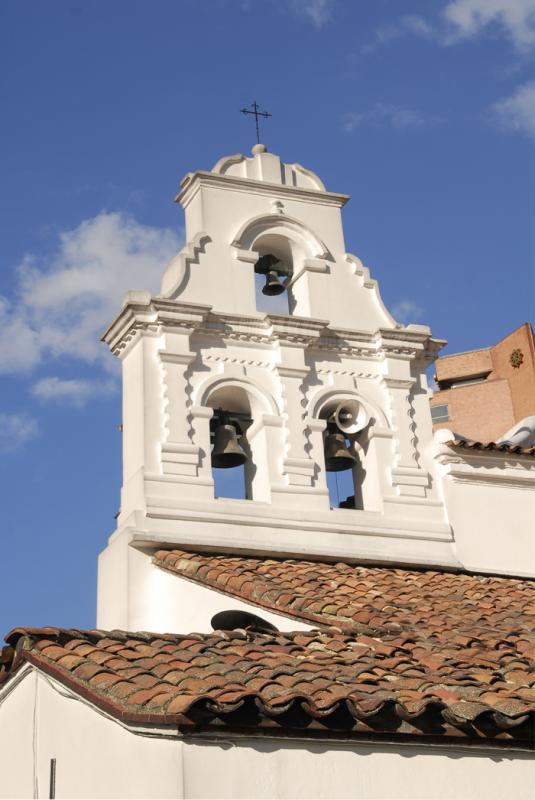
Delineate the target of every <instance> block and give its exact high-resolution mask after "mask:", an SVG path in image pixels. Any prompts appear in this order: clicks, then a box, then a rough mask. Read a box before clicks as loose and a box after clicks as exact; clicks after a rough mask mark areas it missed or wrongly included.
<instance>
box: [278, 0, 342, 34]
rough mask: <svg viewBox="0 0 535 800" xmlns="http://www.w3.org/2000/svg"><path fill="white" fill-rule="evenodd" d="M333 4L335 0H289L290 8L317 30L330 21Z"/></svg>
mask: <svg viewBox="0 0 535 800" xmlns="http://www.w3.org/2000/svg"><path fill="white" fill-rule="evenodd" d="M334 6H335V0H289V8H290V10H291V11H292V12H293V13H294V14H296V15H297V16H299V17H301V18H302V19H304V20H306V21H307V22H310V23H311V24H312V25H313V26H314V27H315V28H318V30H319V29H320V28H323V27H325V25H327V23H328V22H330V21H331V19H332V17H333V14H334Z"/></svg>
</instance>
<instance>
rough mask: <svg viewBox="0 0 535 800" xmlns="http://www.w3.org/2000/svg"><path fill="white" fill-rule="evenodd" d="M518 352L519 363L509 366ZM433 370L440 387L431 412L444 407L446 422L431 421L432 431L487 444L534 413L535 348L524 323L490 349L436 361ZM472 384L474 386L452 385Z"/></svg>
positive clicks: (531, 333)
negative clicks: (452, 432)
mask: <svg viewBox="0 0 535 800" xmlns="http://www.w3.org/2000/svg"><path fill="white" fill-rule="evenodd" d="M518 351H519V352H520V354H521V363H520V364H518V365H517V366H515V365H514V364H513V363H512V360H511V357H512V355H513V353H516V354H518ZM435 368H436V380H437V383H438V385H439V387H440V388H439V390H438V391H436V392H435V393H434V395H433V397H432V400H431V408H432V409H433V408H435V407H436V406H441V405H447V406H448V419H440V420H438V419H437V420H435V422H434V425H433V428H434V430H438V429H440V428H449V429H450V430H453V431H455V432H456V433H459V434H461V435H462V436H466V437H467V438H470V439H474V440H475V441H481V442H491V441H495V440H497V439H499V438H500V437H501V436H503V434H504V433H506V431H507V430H509V428H511V427H512V426H513V425H514V424H515V423H516V422H520V420H522V419H524V418H525V417H527V416H530V415H532V414H535V344H534V336H533V330H532V328H531V325H529V324H528V323H525V324H524V325H521V326H520V327H519V328H517V330H515V331H513V332H512V333H510V334H509V335H508V336H506V337H505V338H504V339H502V340H501V341H500V342H498V343H497V344H496V345H494V346H492V347H489V348H485V349H483V350H472V351H470V352H467V353H455V354H453V355H451V356H444V357H443V358H439V359H437V361H436V362H435ZM472 379H473V380H474V381H477V380H480V382H479V383H477V382H474V383H466V384H464V385H455V384H456V383H457V382H462V381H470V380H472ZM452 384H453V385H452Z"/></svg>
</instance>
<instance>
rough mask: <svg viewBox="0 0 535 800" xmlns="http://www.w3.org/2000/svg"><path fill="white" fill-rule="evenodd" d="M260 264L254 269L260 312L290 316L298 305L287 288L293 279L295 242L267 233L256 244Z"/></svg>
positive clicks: (257, 306) (257, 263)
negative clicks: (293, 248) (293, 244)
mask: <svg viewBox="0 0 535 800" xmlns="http://www.w3.org/2000/svg"><path fill="white" fill-rule="evenodd" d="M254 250H255V252H257V253H258V256H259V257H258V260H257V261H256V263H255V265H254V271H255V296H256V308H257V311H265V312H267V313H275V314H291V313H292V311H293V307H294V305H295V303H294V300H293V295H292V292H291V290H290V289H287V288H286V284H287V283H288V281H289V280H291V277H292V275H293V262H294V254H293V250H292V242H291V241H290V240H289V239H287V238H286V237H284V236H281V235H279V234H274V233H265V234H262V235H261V236H259V237H258V238H257V239H256V241H255V243H254Z"/></svg>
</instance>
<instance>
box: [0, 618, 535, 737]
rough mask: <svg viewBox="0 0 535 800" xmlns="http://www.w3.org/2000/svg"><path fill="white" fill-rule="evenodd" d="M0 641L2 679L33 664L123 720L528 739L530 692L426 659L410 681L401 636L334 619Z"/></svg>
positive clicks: (301, 732) (35, 631)
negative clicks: (386, 637)
mask: <svg viewBox="0 0 535 800" xmlns="http://www.w3.org/2000/svg"><path fill="white" fill-rule="evenodd" d="M6 641H7V642H8V644H7V647H5V648H4V649H3V650H2V657H1V659H0V686H1V685H2V684H3V683H6V682H8V681H9V680H10V679H11V678H12V676H13V675H15V674H16V672H17V671H18V670H19V669H20V668H21V666H23V665H24V664H25V663H27V664H31V665H32V666H33V667H35V668H37V669H38V670H41V671H43V672H45V673H46V674H48V675H49V676H51V677H53V678H54V679H56V680H57V681H59V682H60V683H62V684H63V685H65V686H66V687H68V688H69V689H70V690H71V691H73V692H74V693H76V694H78V695H79V696H82V697H84V698H85V699H87V700H88V701H90V702H91V703H93V704H94V705H95V706H96V707H98V708H100V709H101V710H103V711H105V712H107V713H108V714H110V715H111V716H112V717H114V718H116V719H118V720H120V721H121V722H122V723H126V724H131V725H137V726H145V727H149V728H153V729H154V728H155V727H172V728H173V729H174V731H175V732H177V733H178V734H179V735H180V734H183V735H186V734H187V735H190V734H192V733H195V732H203V731H206V730H210V731H212V732H217V731H226V732H230V731H239V732H242V733H246V734H247V735H255V733H256V734H262V735H268V736H269V735H271V736H280V735H281V734H282V735H285V736H294V737H299V738H302V737H306V736H312V737H320V738H321V737H322V736H324V737H327V738H329V737H332V736H343V737H344V738H346V739H347V738H349V739H359V738H362V737H364V738H370V737H372V738H382V739H384V738H385V737H389V738H392V737H395V738H396V740H397V741H399V740H400V739H401V740H403V739H404V740H405V741H407V740H410V739H412V738H414V737H417V738H418V740H419V741H422V740H427V739H428V740H429V741H433V742H437V741H438V742H440V741H442V742H444V743H446V742H448V743H451V742H452V741H453V742H457V743H461V744H462V743H463V742H464V743H465V744H469V743H477V744H481V745H486V746H496V747H500V748H504V747H514V748H522V749H526V748H532V747H533V744H534V730H535V703H534V702H533V701H531V702H530V700H529V699H522V697H521V696H514V697H512V696H511V692H506V691H503V690H501V689H494V690H493V689H492V687H490V685H488V684H485V685H484V691H482V692H481V694H480V695H479V696H478V697H476V696H475V695H474V694H473V692H472V693H471V691H470V686H472V685H473V684H474V682H475V679H473V680H472V684H470V683H468V682H466V681H465V682H464V683H463V682H461V681H459V680H457V681H456V682H454V683H451V682H450V685H448V686H446V685H445V684H444V683H442V679H441V678H440V676H438V675H435V676H434V681H433V679H432V672H433V670H435V669H436V667H433V666H432V665H429V666H428V667H427V673H428V674H425V670H424V669H421V670H420V674H419V678H417V677H416V676H415V670H414V665H413V668H412V670H411V668H410V667H409V670H410V671H411V675H408V674H407V669H405V670H403V669H400V666H402V665H404V664H405V666H406V662H407V656H408V655H409V654H410V644H411V643H410V640H409V639H406V640H405V642H404V644H402V643H401V642H396V640H395V637H394V638H393V639H392V640H391V643H390V645H388V644H387V643H386V642H385V641H383V643H382V644H381V643H380V642H378V641H376V642H375V644H376V645H377V649H376V650H374V643H373V642H370V640H369V638H368V637H359V636H358V635H354V634H353V635H347V634H343V633H341V632H340V631H339V630H338V629H336V628H330V629H325V630H323V631H307V632H298V633H286V634H280V633H277V634H273V635H268V634H259V633H252V632H249V631H246V630H234V631H214V632H212V633H210V634H199V633H193V634H188V635H183V636H178V635H171V634H157V633H146V632H141V633H131V632H125V631H110V632H107V631H96V630H92V631H84V630H78V629H63V628H41V629H39V628H16V629H14V630H13V631H11V632H10V633H9V634H8V635H7V637H6ZM370 653H371V656H370ZM366 654H368V656H366ZM370 658H371V660H370ZM381 665H382V666H381ZM518 670H519V666H518V664H517V672H518ZM381 672H382V673H383V676H382V677H383V678H384V676H385V675H386V678H385V679H384V680H382V679H381V675H380V673H381ZM437 680H440V681H441V682H439V683H437ZM416 686H418V687H419V691H417V690H416ZM531 691H532V690H531ZM518 694H519V695H520V694H521V690H520V689H519V690H518ZM526 697H531V695H529V694H528V695H526Z"/></svg>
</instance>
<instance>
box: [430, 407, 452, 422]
mask: <svg viewBox="0 0 535 800" xmlns="http://www.w3.org/2000/svg"><path fill="white" fill-rule="evenodd" d="M449 418H450V412H449V406H448V405H447V403H445V404H444V405H440V406H431V419H432V420H433V422H447V421H448V420H449Z"/></svg>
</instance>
